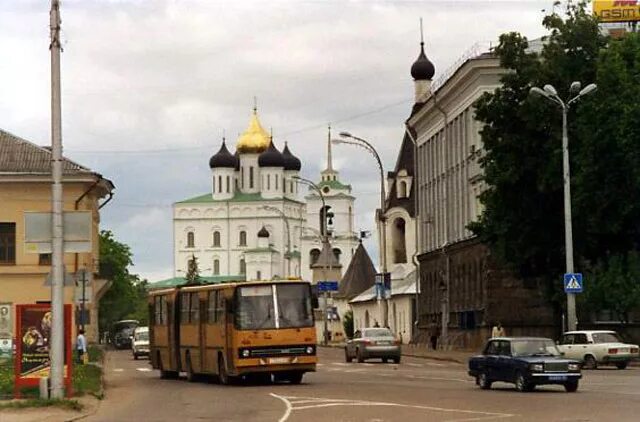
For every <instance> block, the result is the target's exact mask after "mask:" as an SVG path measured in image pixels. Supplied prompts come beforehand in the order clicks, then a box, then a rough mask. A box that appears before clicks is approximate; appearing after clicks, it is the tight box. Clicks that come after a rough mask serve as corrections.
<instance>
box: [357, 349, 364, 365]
mask: <svg viewBox="0 0 640 422" xmlns="http://www.w3.org/2000/svg"><path fill="white" fill-rule="evenodd" d="M356 356H357V358H358V363H362V362H364V356H363V355H362V351H361V350H360V349H356Z"/></svg>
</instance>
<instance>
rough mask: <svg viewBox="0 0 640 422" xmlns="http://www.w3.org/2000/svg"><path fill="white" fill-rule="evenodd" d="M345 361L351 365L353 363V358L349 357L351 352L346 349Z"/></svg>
mask: <svg viewBox="0 0 640 422" xmlns="http://www.w3.org/2000/svg"><path fill="white" fill-rule="evenodd" d="M344 361H345V362H347V363H351V362H352V361H353V358H352V357H351V356H349V351H348V350H347V348H346V347H345V348H344Z"/></svg>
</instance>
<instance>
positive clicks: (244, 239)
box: [238, 230, 247, 246]
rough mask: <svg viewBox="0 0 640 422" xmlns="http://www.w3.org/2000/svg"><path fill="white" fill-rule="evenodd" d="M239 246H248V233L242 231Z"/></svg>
mask: <svg viewBox="0 0 640 422" xmlns="http://www.w3.org/2000/svg"><path fill="white" fill-rule="evenodd" d="M238 241H239V244H240V246H247V232H246V231H244V230H242V231H241V232H240V235H239V239H238Z"/></svg>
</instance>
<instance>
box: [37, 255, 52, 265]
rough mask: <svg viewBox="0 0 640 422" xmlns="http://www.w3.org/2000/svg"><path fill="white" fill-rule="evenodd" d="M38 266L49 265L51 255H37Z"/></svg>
mask: <svg viewBox="0 0 640 422" xmlns="http://www.w3.org/2000/svg"><path fill="white" fill-rule="evenodd" d="M38 265H51V254H50V253H41V254H40V255H38Z"/></svg>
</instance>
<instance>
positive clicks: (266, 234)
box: [258, 226, 269, 237]
mask: <svg viewBox="0 0 640 422" xmlns="http://www.w3.org/2000/svg"><path fill="white" fill-rule="evenodd" d="M258 237H269V230H267V229H266V228H265V227H264V226H262V228H261V229H260V231H259V232H258Z"/></svg>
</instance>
